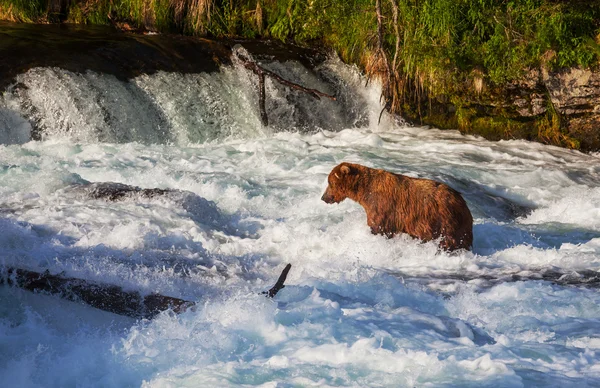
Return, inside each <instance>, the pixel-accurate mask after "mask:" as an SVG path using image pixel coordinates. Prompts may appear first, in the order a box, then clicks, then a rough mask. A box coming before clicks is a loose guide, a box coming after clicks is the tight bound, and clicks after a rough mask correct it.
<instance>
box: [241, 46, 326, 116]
mask: <svg viewBox="0 0 600 388" xmlns="http://www.w3.org/2000/svg"><path fill="white" fill-rule="evenodd" d="M234 52H235V55H236V57H237V58H238V59H239V60H240V61H241V63H242V65H243V66H244V67H245V68H246V69H248V70H251V71H252V72H253V73H254V74H256V75H258V106H259V109H260V120H261V121H262V124H263V125H264V126H265V127H266V126H268V125H269V118H268V116H267V110H266V109H265V76H267V77H270V78H271V79H273V80H275V81H277V82H279V83H280V84H282V85H285V86H288V87H290V88H292V89H295V90H299V91H301V92H304V93H307V94H309V95H311V96H312V97H314V98H316V99H317V100H320V99H321V97H326V98H329V99H330V100H333V101H335V100H336V98H335V97H334V96H332V95H330V94H327V93H323V92H321V91H319V90H317V89H311V88H305V87H304V86H301V85H298V84H297V83H294V82H291V81H288V80H286V79H284V78H282V77H280V76H279V75H277V74H275V73H274V72H272V71H270V70H267V69H265V68H264V67H262V66H260V65H259V64H258V63H256V62H255V61H254V60H252V59H251V58H249V57H248V56H246V55H245V54H243V53H242V52H240V50H237V51H234Z"/></svg>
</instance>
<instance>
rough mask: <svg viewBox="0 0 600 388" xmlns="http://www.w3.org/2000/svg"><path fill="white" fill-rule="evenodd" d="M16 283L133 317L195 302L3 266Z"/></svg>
mask: <svg viewBox="0 0 600 388" xmlns="http://www.w3.org/2000/svg"><path fill="white" fill-rule="evenodd" d="M291 267H292V266H291V264H288V265H287V266H286V267H285V269H284V270H283V272H282V273H281V275H280V276H279V279H278V280H277V283H276V284H275V285H274V286H273V287H272V288H271V289H270V290H269V291H265V292H263V294H265V295H266V296H267V297H270V298H273V297H274V296H275V295H277V293H278V292H279V290H281V289H282V288H284V287H285V286H284V284H283V283H284V282H285V279H286V277H287V274H288V272H289V271H290V268H291ZM2 284H5V285H8V286H13V287H19V288H23V289H25V290H28V291H31V292H39V293H46V294H51V295H58V296H60V297H62V298H64V299H67V300H70V301H73V302H83V303H86V304H88V305H90V306H92V307H95V308H97V309H100V310H104V311H109V312H111V313H115V314H119V315H125V316H128V317H132V318H137V319H139V318H146V319H152V318H153V317H154V316H156V315H157V314H159V313H160V312H162V311H165V310H168V309H171V310H172V311H174V312H176V313H182V312H184V311H185V310H187V309H188V308H190V307H192V306H194V304H195V303H194V302H190V301H187V300H183V299H179V298H173V297H170V296H165V295H160V294H150V295H141V294H140V293H139V292H136V291H125V290H123V289H122V288H121V287H118V286H114V285H109V284H102V283H96V282H92V281H89V280H84V279H76V278H69V277H64V276H62V275H61V274H58V275H51V274H50V273H49V272H48V271H46V272H43V273H40V272H35V271H29V270H26V269H21V268H5V270H4V271H3V274H2V276H0V285H2Z"/></svg>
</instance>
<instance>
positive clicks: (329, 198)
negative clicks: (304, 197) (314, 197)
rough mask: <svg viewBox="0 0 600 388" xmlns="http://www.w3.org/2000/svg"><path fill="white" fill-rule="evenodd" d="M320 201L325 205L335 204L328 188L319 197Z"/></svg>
mask: <svg viewBox="0 0 600 388" xmlns="http://www.w3.org/2000/svg"><path fill="white" fill-rule="evenodd" d="M321 201H323V202H325V203H335V198H334V197H333V195H331V193H330V192H329V187H328V188H327V190H325V193H323V196H322V197H321Z"/></svg>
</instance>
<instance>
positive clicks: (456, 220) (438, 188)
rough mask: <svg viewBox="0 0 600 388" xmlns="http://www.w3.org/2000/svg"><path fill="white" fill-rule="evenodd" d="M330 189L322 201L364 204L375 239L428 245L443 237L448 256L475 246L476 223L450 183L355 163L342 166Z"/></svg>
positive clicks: (330, 180)
mask: <svg viewBox="0 0 600 388" xmlns="http://www.w3.org/2000/svg"><path fill="white" fill-rule="evenodd" d="M328 183H329V185H328V186H327V189H326V190H325V193H324V194H323V197H322V198H321V199H322V200H323V201H325V202H327V203H339V202H341V201H343V200H344V199H346V198H350V199H352V200H353V201H356V202H358V203H359V204H360V205H361V206H362V207H363V208H364V209H365V211H366V212H367V224H368V225H369V226H370V227H371V232H372V233H373V234H383V235H385V236H387V237H392V236H394V235H396V234H398V233H406V234H408V235H410V236H412V237H414V238H418V239H421V240H423V241H431V240H435V239H438V238H440V237H441V240H440V248H442V249H445V250H448V251H454V250H457V249H470V248H471V245H472V244H473V217H472V216H471V212H470V211H469V208H468V207H467V203H466V202H465V200H464V199H463V198H462V196H461V195H460V194H459V193H458V192H457V191H456V190H454V189H452V188H451V187H449V186H448V185H446V184H444V183H441V182H436V181H433V180H431V179H422V178H411V177H408V176H405V175H400V174H394V173H391V172H388V171H385V170H377V169H373V168H369V167H365V166H361V165H360V164H351V163H342V164H340V165H338V166H336V167H335V168H334V169H333V170H332V171H331V173H330V174H329V178H328Z"/></svg>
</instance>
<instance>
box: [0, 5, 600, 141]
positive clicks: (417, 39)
mask: <svg viewBox="0 0 600 388" xmlns="http://www.w3.org/2000/svg"><path fill="white" fill-rule="evenodd" d="M378 5H379V7H380V9H381V16H382V17H381V25H380V26H379V30H380V31H381V35H380V34H379V33H378V17H377V12H376V9H377V8H376V6H378ZM0 19H5V20H13V21H22V22H38V23H46V22H57V21H61V22H71V23H88V24H113V25H116V26H117V27H119V28H122V29H147V30H152V31H160V32H170V33H183V34H188V35H197V36H208V37H216V38H222V37H243V38H274V39H279V40H282V41H287V42H294V43H298V44H303V45H318V46H320V47H329V48H331V49H334V50H335V51H337V52H338V54H339V55H340V57H341V58H342V59H343V60H344V61H346V62H350V63H356V64H358V65H360V66H361V67H362V68H363V69H364V70H365V71H366V73H367V74H368V75H369V76H372V77H379V78H381V79H382V80H383V81H384V84H385V87H384V94H385V98H386V101H387V103H388V108H389V109H390V110H392V111H394V112H400V113H402V114H405V115H408V116H410V117H412V118H414V119H421V120H423V119H424V118H426V117H433V116H435V115H434V113H433V112H429V111H428V109H429V108H428V107H430V106H431V101H432V99H438V100H439V99H442V100H447V101H448V100H449V101H450V102H451V103H452V104H453V105H455V106H456V107H458V110H457V114H456V117H453V118H450V119H449V118H448V117H446V118H444V120H443V121H445V122H448V123H450V122H452V123H456V122H458V123H459V124H460V125H461V127H464V128H472V127H473V124H474V121H473V120H474V118H475V117H474V116H470V115H462V116H459V113H460V110H461V107H466V106H467V105H468V103H469V102H473V101H475V100H478V99H480V98H489V93H491V92H492V91H494V90H497V89H498V88H502V87H503V85H506V84H507V83H509V82H511V81H513V80H516V79H518V78H519V77H520V76H522V75H523V73H524V72H525V71H526V70H527V69H529V68H532V67H537V68H540V67H542V68H545V69H547V70H552V69H558V68H564V67H572V66H581V67H590V66H596V65H598V63H599V61H600V1H587V0H571V1H568V0H0ZM382 53H383V54H382ZM486 93H487V97H486ZM496 114H498V115H499V116H500V118H501V119H502V120H503V121H502V120H501V121H502V122H504V121H506V120H510V119H511V117H510V112H496ZM546 116H547V115H544V117H539V118H537V119H539V120H538V121H539V123H538V122H536V123H537V124H536V128H537V127H540V128H542V127H543V128H544V129H540V130H539V135H540V138H541V139H542V140H544V139H546V140H547V141H548V142H552V143H557V142H564V139H562V138H561V136H560V120H557V119H552V118H551V119H548V118H547V117H546ZM465 120H466V121H465ZM544 120H545V121H544ZM479 121H481V120H479ZM542 121H543V122H544V123H546V124H543V125H542V124H540V123H542ZM465 122H469V124H465ZM498 122H499V121H497V120H496V121H494V123H493V124H490V125H491V127H490V130H496V127H497V126H498ZM461 123H463V124H461ZM538 124H539V125H538ZM510 126H513V127H514V126H518V127H520V126H522V124H521V123H512V124H510V125H509V127H510ZM492 127H493V128H492ZM553 131H554V132H553ZM561 139H562V140H561ZM567 143H568V142H567Z"/></svg>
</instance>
